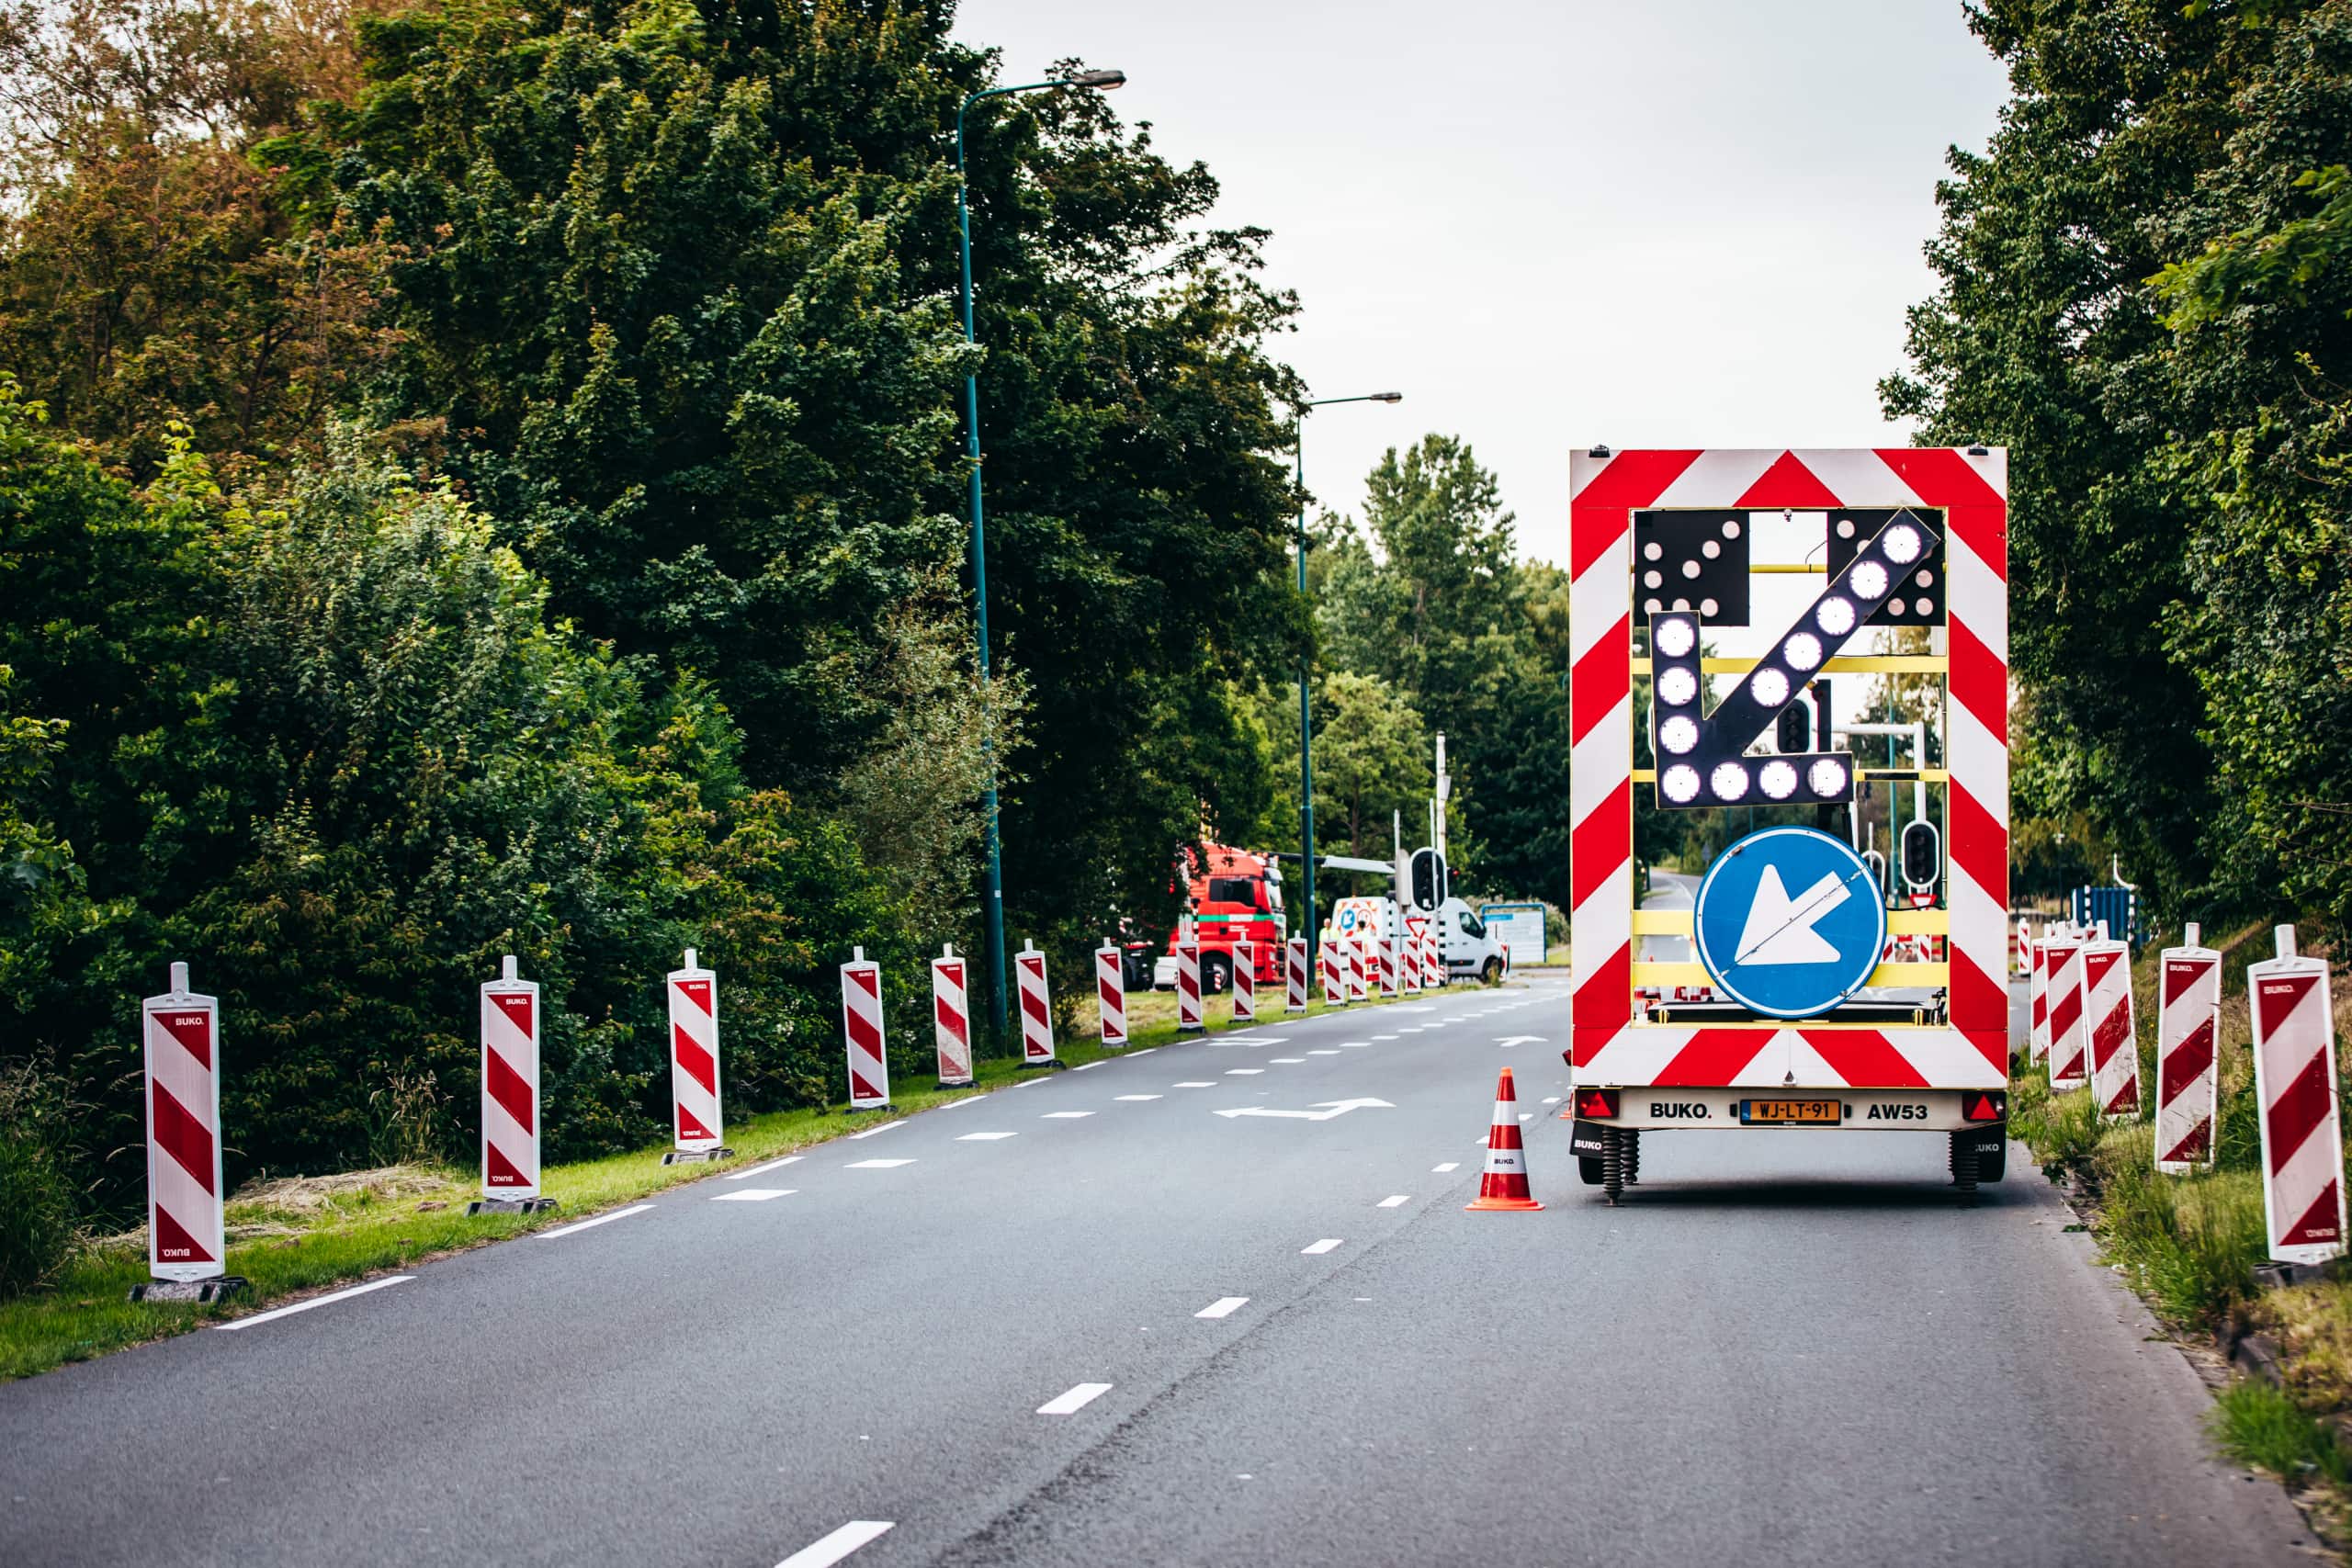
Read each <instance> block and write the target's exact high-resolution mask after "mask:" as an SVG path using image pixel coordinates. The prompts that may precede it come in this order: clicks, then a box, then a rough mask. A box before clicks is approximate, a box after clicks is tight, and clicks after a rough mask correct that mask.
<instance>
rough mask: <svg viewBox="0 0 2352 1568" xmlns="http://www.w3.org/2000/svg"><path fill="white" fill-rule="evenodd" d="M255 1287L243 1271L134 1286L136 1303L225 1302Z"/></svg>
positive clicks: (149, 1281) (132, 1294)
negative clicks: (203, 1278) (211, 1277)
mask: <svg viewBox="0 0 2352 1568" xmlns="http://www.w3.org/2000/svg"><path fill="white" fill-rule="evenodd" d="M251 1289H252V1285H251V1283H250V1282H249V1281H248V1280H246V1279H245V1277H244V1276H243V1274H222V1275H220V1276H219V1277H217V1278H215V1279H210V1280H148V1281H147V1282H146V1283H145V1284H143V1285H133V1286H131V1287H130V1299H131V1300H132V1301H134V1302H225V1301H228V1300H230V1299H231V1298H232V1297H234V1296H242V1295H243V1294H244V1293H245V1292H247V1291H249V1290H251Z"/></svg>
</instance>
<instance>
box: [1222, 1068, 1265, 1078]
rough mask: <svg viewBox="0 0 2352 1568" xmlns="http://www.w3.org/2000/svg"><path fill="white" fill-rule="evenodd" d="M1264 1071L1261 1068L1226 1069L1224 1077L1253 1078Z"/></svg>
mask: <svg viewBox="0 0 2352 1568" xmlns="http://www.w3.org/2000/svg"><path fill="white" fill-rule="evenodd" d="M1265 1070H1266V1069H1265V1068H1263V1067H1227V1068H1226V1069H1225V1076H1226V1077H1229V1078H1254V1077H1257V1076H1258V1075H1259V1074H1261V1073H1262V1072H1264V1071H1265Z"/></svg>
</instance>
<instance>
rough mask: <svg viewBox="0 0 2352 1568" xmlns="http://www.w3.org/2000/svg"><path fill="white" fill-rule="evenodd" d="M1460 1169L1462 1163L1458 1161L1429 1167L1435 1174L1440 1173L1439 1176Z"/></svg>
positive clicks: (1454, 1160) (1449, 1161) (1451, 1160)
mask: <svg viewBox="0 0 2352 1568" xmlns="http://www.w3.org/2000/svg"><path fill="white" fill-rule="evenodd" d="M1461 1168H1462V1162H1461V1161H1460V1160H1458V1159H1450V1160H1447V1161H1446V1162H1445V1163H1444V1164H1443V1165H1433V1166H1431V1167H1430V1170H1432V1171H1435V1172H1438V1173H1440V1174H1442V1173H1444V1172H1446V1171H1449V1170H1460V1169H1461Z"/></svg>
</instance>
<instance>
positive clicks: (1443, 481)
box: [1266, 434, 1568, 904]
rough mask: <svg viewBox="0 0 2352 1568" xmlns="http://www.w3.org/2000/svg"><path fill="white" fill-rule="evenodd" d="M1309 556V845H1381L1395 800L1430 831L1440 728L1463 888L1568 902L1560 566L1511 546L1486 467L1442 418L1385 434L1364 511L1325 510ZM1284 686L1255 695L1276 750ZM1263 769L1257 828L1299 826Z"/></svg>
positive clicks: (1413, 828) (1371, 854)
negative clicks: (1432, 426) (1391, 442)
mask: <svg viewBox="0 0 2352 1568" xmlns="http://www.w3.org/2000/svg"><path fill="white" fill-rule="evenodd" d="M1307 573H1308V590H1309V593H1310V596H1311V597H1312V599H1313V601H1314V606H1315V619H1316V628H1317V638H1318V643H1319V646H1320V649H1321V651H1322V657H1323V660H1324V663H1325V665H1326V667H1327V669H1328V671H1329V673H1328V674H1326V675H1325V676H1324V677H1323V679H1322V680H1321V681H1320V682H1318V684H1317V688H1316V693H1315V705H1316V710H1317V711H1316V719H1315V724H1316V745H1315V769H1316V780H1315V783H1316V790H1315V795H1316V802H1315V813H1316V825H1317V826H1316V837H1317V845H1318V847H1319V848H1321V849H1322V850H1324V851H1326V852H1333V853H1340V854H1351V855H1360V856H1363V857H1364V858H1367V859H1375V860H1380V859H1385V858H1387V856H1388V855H1389V853H1390V850H1391V831H1392V829H1391V823H1392V821H1393V818H1392V813H1394V812H1402V813H1403V816H1404V830H1405V842H1406V847H1407V848H1408V849H1409V848H1412V847H1414V846H1417V845H1419V844H1421V843H1423V842H1425V841H1426V840H1427V836H1428V834H1427V816H1426V813H1427V810H1428V800H1429V791H1430V774H1431V772H1432V769H1433V767H1434V764H1435V755H1434V748H1433V741H1434V739H1435V737H1436V735H1437V734H1438V733H1440V732H1442V733H1443V734H1444V735H1445V737H1446V747H1447V756H1446V765H1447V772H1448V773H1450V774H1451V775H1452V776H1453V780H1454V788H1453V796H1452V799H1451V801H1450V802H1449V807H1448V849H1449V851H1450V854H1451V860H1452V863H1453V869H1454V871H1455V873H1456V874H1457V875H1459V876H1460V877H1461V878H1462V879H1463V885H1464V888H1465V889H1467V890H1469V891H1473V892H1475V893H1477V894H1479V895H1481V896H1492V897H1540V898H1544V899H1548V900H1550V901H1552V902H1554V903H1557V904H1566V902H1567V896H1568V883H1567V875H1568V857H1567V807H1568V735H1567V707H1566V696H1565V686H1564V684H1563V682H1565V680H1566V675H1567V669H1568V623H1567V578H1566V573H1565V572H1562V571H1560V570H1557V569H1555V568H1554V567H1551V566H1548V565H1545V564H1544V563H1542V562H1532V561H1522V560H1521V559H1520V558H1519V556H1518V547H1517V538H1516V530H1515V523H1514V519H1513V518H1512V516H1511V514H1510V513H1507V512H1504V511H1503V510H1502V508H1501V502H1500V499H1499V496H1498V491H1497V488H1496V484H1495V477H1494V475H1493V474H1492V473H1490V472H1489V471H1487V469H1486V468H1481V467H1480V466H1479V465H1478V462H1477V459H1476V457H1475V456H1474V455H1473V453H1472V452H1471V450H1470V448H1469V446H1467V445H1466V444H1464V442H1462V441H1460V440H1458V439H1455V438H1453V437H1451V436H1444V435H1434V434H1433V435H1425V436H1423V437H1422V438H1421V440H1420V441H1419V443H1418V444H1416V445H1415V446H1410V447H1408V448H1406V449H1405V450H1404V451H1403V452H1401V453H1399V452H1398V451H1397V450H1395V449H1393V448H1392V449H1391V450H1390V451H1389V452H1388V454H1387V455H1386V456H1385V457H1383V458H1382V460H1381V461H1380V462H1379V463H1378V464H1377V465H1375V466H1374V468H1373V470H1372V472H1371V474H1370V475H1368V476H1367V477H1366V479H1365V487H1364V501H1363V517H1362V520H1361V521H1359V520H1357V519H1356V518H1354V517H1352V516H1332V515H1328V514H1327V515H1326V516H1325V517H1324V519H1323V520H1322V524H1321V525H1320V527H1319V528H1318V529H1317V534H1316V547H1315V548H1314V549H1313V550H1312V551H1310V553H1309V554H1308V557H1307ZM1297 701H1298V688H1297V686H1296V685H1295V684H1292V685H1290V686H1288V687H1287V688H1283V687H1277V688H1274V692H1273V694H1272V696H1271V697H1270V699H1269V701H1268V704H1267V707H1266V711H1267V713H1268V718H1267V720H1266V724H1267V728H1268V729H1269V730H1270V731H1271V732H1272V733H1273V734H1275V735H1277V736H1284V735H1286V741H1285V743H1283V744H1280V745H1277V747H1276V749H1275V755H1276V757H1277V758H1282V759H1285V760H1291V759H1295V756H1296V736H1297V724H1298V717H1297V713H1298V710H1297ZM1276 772H1277V776H1278V778H1279V779H1280V783H1279V784H1277V786H1276V788H1275V791H1274V794H1273V804H1272V807H1270V808H1269V825H1270V835H1271V836H1272V837H1273V838H1275V839H1276V840H1278V841H1283V842H1285V843H1287V842H1294V841H1295V837H1296V832H1297V821H1298V787H1297V779H1296V775H1295V773H1289V774H1287V775H1283V774H1282V773H1280V767H1279V763H1277V765H1276ZM1284 835H1288V837H1287V839H1285V837H1284ZM1317 891H1318V893H1319V892H1321V891H1322V890H1321V889H1320V888H1319V887H1318V889H1317Z"/></svg>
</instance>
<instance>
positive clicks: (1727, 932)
mask: <svg viewBox="0 0 2352 1568" xmlns="http://www.w3.org/2000/svg"><path fill="white" fill-rule="evenodd" d="M1691 919H1692V927H1693V931H1694V933H1695V935H1696V936H1697V938H1698V942H1697V946H1698V949H1699V962H1700V963H1702V964H1705V965H1706V967H1707V973H1708V974H1709V975H1712V976H1714V981H1715V984H1716V985H1717V986H1718V987H1722V989H1723V991H1724V994H1725V995H1727V996H1729V997H1731V998H1733V999H1734V1000H1736V1001H1738V1002H1739V1003H1741V1004H1742V1005H1743V1006H1746V1007H1747V1008H1749V1009H1751V1010H1754V1011H1757V1012H1759V1013H1762V1014H1764V1015H1766V1016H1767V1017H1770V1018H1811V1017H1813V1016H1814V1015H1815V1014H1816V1013H1824V1012H1827V1011H1828V1010H1830V1009H1831V1008H1834V1007H1836V1006H1837V1005H1838V1003H1839V1002H1841V1001H1844V1000H1845V999H1846V998H1848V997H1849V996H1851V995H1853V994H1854V992H1855V991H1856V990H1857V989H1859V988H1860V987H1861V985H1862V983H1863V982H1864V981H1865V980H1867V979H1869V978H1870V975H1871V970H1872V969H1875V968H1876V967H1878V960H1879V953H1881V952H1882V951H1883V950H1884V948H1885V946H1886V907H1885V903H1884V901H1883V899H1882V898H1881V897H1879V890H1878V884H1877V882H1876V881H1874V880H1873V879H1872V877H1871V869H1870V866H1869V864H1868V863H1865V862H1864V861H1863V859H1862V857H1861V856H1860V855H1859V854H1856V853H1855V852H1854V851H1853V850H1852V849H1851V848H1850V847H1849V846H1848V845H1847V844H1846V843H1845V841H1844V840H1839V839H1833V838H1831V837H1830V836H1829V835H1828V834H1826V833H1822V832H1816V831H1815V829H1811V828H1767V829H1763V830H1762V831H1761V832H1756V833H1750V834H1749V835H1747V837H1746V838H1744V839H1742V840H1739V841H1738V842H1737V843H1736V844H1734V845H1732V847H1731V848H1729V849H1727V850H1725V851H1724V852H1723V853H1722V855H1720V856H1719V857H1717V859H1716V861H1715V863H1714V864H1713V865H1711V866H1709V867H1708V868H1707V874H1706V877H1705V878H1704V880H1702V882H1701V883H1700V884H1699V897H1698V899H1697V910H1696V912H1695V913H1694V914H1693V916H1692V917H1691Z"/></svg>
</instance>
